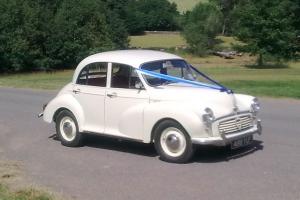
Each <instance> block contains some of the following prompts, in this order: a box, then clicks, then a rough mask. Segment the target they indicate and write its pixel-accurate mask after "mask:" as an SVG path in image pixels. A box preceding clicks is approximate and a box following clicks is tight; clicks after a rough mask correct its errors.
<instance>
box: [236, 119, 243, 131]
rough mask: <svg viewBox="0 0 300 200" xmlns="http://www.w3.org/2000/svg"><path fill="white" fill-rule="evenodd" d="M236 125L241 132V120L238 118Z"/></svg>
mask: <svg viewBox="0 0 300 200" xmlns="http://www.w3.org/2000/svg"><path fill="white" fill-rule="evenodd" d="M235 125H236V128H237V129H238V130H241V129H242V123H241V118H239V117H237V118H236V119H235Z"/></svg>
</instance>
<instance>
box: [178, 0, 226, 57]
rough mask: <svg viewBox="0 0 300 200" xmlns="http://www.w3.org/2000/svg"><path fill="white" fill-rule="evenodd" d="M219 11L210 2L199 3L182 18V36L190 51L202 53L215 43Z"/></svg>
mask: <svg viewBox="0 0 300 200" xmlns="http://www.w3.org/2000/svg"><path fill="white" fill-rule="evenodd" d="M221 16H222V14H221V12H220V10H219V9H218V8H217V7H216V6H215V5H214V4H211V3H199V4H198V5H197V6H196V7H195V8H194V9H193V10H192V11H191V12H187V13H186V14H185V16H184V19H183V24H184V26H183V32H182V34H183V36H184V38H185V39H186V41H187V43H188V45H189V49H190V50H191V51H192V53H195V54H198V55H204V54H206V53H207V52H208V51H209V50H211V49H213V47H214V45H215V44H216V39H215V38H216V35H217V34H218V33H220V30H221V24H222V23H221Z"/></svg>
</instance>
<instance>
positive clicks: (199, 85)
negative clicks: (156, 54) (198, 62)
mask: <svg viewBox="0 0 300 200" xmlns="http://www.w3.org/2000/svg"><path fill="white" fill-rule="evenodd" d="M137 71H139V72H141V73H142V74H145V75H149V76H152V77H155V78H161V79H164V80H168V81H172V82H177V83H186V84H189V85H194V86H197V87H204V88H210V89H215V90H219V91H221V92H228V93H232V91H231V90H229V89H227V88H225V87H224V86H222V85H220V84H218V85H212V84H207V83H201V82H197V81H191V80H187V79H183V78H178V77H174V76H169V75H165V74H160V73H157V72H153V71H149V70H144V69H137ZM205 77H206V76H205ZM209 80H210V79H209ZM213 82H215V81H213Z"/></svg>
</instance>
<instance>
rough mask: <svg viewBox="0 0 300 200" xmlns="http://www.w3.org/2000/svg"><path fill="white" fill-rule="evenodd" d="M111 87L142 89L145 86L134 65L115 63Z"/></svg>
mask: <svg viewBox="0 0 300 200" xmlns="http://www.w3.org/2000/svg"><path fill="white" fill-rule="evenodd" d="M111 87H112V88H125V89H141V88H143V85H142V82H141V81H140V79H139V77H138V75H137V73H136V71H135V69H134V68H133V67H130V66H128V65H123V64H116V63H113V64H112V78H111Z"/></svg>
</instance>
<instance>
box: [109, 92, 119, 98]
mask: <svg viewBox="0 0 300 200" xmlns="http://www.w3.org/2000/svg"><path fill="white" fill-rule="evenodd" d="M106 96H108V97H109V98H114V97H117V96H118V95H117V93H115V92H113V93H107V94H106Z"/></svg>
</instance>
